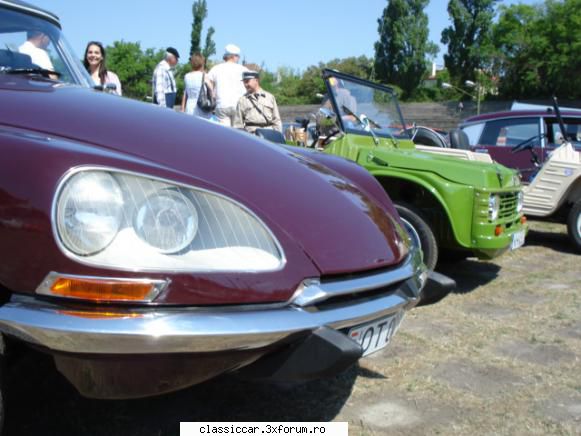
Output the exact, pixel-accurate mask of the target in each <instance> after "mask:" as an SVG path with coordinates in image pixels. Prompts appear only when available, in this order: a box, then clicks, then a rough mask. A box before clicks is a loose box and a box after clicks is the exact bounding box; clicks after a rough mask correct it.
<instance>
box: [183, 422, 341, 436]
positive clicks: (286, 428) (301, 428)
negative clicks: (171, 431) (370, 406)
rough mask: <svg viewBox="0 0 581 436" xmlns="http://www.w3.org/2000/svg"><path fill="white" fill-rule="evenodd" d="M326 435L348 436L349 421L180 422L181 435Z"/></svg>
mask: <svg viewBox="0 0 581 436" xmlns="http://www.w3.org/2000/svg"><path fill="white" fill-rule="evenodd" d="M216 434H230V435H246V434H258V435H263V434H268V435H291V436H292V435H300V434H310V435H325V434H332V435H333V436H347V435H348V434H349V425H348V423H347V422H246V423H242V422H240V423H235V422H228V423H225V422H224V423H217V422H214V423H209V422H204V423H202V422H198V423H194V422H182V423H180V435H181V436H194V435H196V436H197V435H216Z"/></svg>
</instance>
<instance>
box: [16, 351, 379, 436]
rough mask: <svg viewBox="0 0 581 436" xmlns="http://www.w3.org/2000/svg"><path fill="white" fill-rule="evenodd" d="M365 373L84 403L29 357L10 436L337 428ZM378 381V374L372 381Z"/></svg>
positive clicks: (221, 383)
mask: <svg viewBox="0 0 581 436" xmlns="http://www.w3.org/2000/svg"><path fill="white" fill-rule="evenodd" d="M359 371H360V368H359V367H358V366H355V367H353V368H351V369H350V370H348V371H346V372H345V373H343V374H341V375H340V376H337V377H335V378H332V379H330V380H322V381H317V382H312V383H308V384H304V385H296V386H293V387H289V386H285V387H280V386H274V385H270V384H258V383H248V382H244V381H241V380H238V379H236V378H234V377H232V376H224V377H221V378H219V379H216V380H214V381H210V382H207V383H203V384H200V385H197V386H194V387H192V388H189V389H186V390H183V391H180V392H176V393H173V394H168V395H164V396H160V397H154V398H146V399H139V400H125V401H120V400H116V401H112V400H91V399H86V398H83V397H81V396H80V395H79V394H78V393H77V391H76V390H75V389H74V388H73V387H72V386H71V385H70V384H69V383H68V381H67V380H66V379H65V378H64V377H63V376H62V375H61V374H60V373H59V372H58V371H57V370H56V368H55V366H54V363H53V360H52V358H51V357H50V356H48V355H45V354H42V353H39V352H36V351H30V352H28V350H27V351H26V352H25V353H23V354H22V355H21V356H19V359H18V360H17V361H16V362H15V364H14V365H11V367H9V368H8V374H6V375H7V377H6V381H7V392H8V394H7V395H8V398H7V411H6V428H5V432H4V436H16V435H18V436H24V435H39V434H42V435H44V436H49V435H59V436H60V435H82V434H86V435H92V436H93V435H107V436H115V435H123V436H133V435H135V436H137V435H139V436H141V435H156V436H158V435H175V434H178V433H179V423H180V422H181V421H222V422H225V421H237V422H241V421H319V422H320V421H331V420H332V419H333V418H335V416H336V415H337V414H338V413H339V412H340V410H341V408H342V407H343V405H344V403H345V402H346V401H347V399H348V398H349V396H350V395H351V390H352V387H353V384H354V383H355V380H356V378H357V376H358V372H359ZM364 376H370V374H364Z"/></svg>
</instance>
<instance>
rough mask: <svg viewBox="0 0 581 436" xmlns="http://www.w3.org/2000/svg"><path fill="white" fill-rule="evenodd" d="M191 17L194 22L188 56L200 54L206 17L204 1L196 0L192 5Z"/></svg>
mask: <svg viewBox="0 0 581 436" xmlns="http://www.w3.org/2000/svg"><path fill="white" fill-rule="evenodd" d="M192 15H193V17H194V20H193V21H192V34H191V38H190V39H191V45H190V56H191V55H193V54H194V53H201V52H202V44H201V42H202V28H203V26H204V20H205V19H206V16H207V15H208V8H207V5H206V0H196V1H195V2H194V3H193V4H192Z"/></svg>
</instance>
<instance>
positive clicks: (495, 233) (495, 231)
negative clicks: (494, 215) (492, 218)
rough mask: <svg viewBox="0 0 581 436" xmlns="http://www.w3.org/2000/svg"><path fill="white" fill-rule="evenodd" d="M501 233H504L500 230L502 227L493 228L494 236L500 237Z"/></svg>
mask: <svg viewBox="0 0 581 436" xmlns="http://www.w3.org/2000/svg"><path fill="white" fill-rule="evenodd" d="M502 232H504V229H503V228H502V226H496V227H495V228H494V236H500V235H502Z"/></svg>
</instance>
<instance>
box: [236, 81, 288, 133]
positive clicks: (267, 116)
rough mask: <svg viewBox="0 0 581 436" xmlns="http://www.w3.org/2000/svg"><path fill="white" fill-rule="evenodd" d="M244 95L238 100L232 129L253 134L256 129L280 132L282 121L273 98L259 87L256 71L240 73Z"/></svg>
mask: <svg viewBox="0 0 581 436" xmlns="http://www.w3.org/2000/svg"><path fill="white" fill-rule="evenodd" d="M242 82H243V83H244V87H245V88H246V94H244V95H243V96H242V97H240V100H238V106H237V107H236V117H235V118H234V127H235V128H237V129H244V130H246V131H247V132H250V133H254V132H255V131H256V129H273V130H278V131H279V132H282V121H281V119H280V114H279V112H278V105H277V104H276V100H275V98H274V96H273V95H272V94H271V93H270V92H266V91H265V90H264V89H262V88H261V87H260V77H259V74H258V73H257V72H256V71H245V72H244V73H242Z"/></svg>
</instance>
